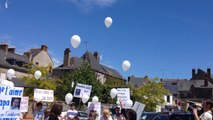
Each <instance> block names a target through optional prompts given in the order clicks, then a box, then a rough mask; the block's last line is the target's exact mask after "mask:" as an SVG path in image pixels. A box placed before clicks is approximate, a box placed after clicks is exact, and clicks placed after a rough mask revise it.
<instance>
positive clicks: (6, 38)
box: [0, 34, 11, 42]
mask: <svg viewBox="0 0 213 120" xmlns="http://www.w3.org/2000/svg"><path fill="white" fill-rule="evenodd" d="M9 39H11V36H10V35H8V34H0V40H1V41H2V42H7V40H9ZM4 40H5V41H4Z"/></svg>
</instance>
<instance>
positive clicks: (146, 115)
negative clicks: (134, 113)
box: [141, 112, 169, 120]
mask: <svg viewBox="0 0 213 120" xmlns="http://www.w3.org/2000/svg"><path fill="white" fill-rule="evenodd" d="M141 120H169V118H168V114H166V113H161V112H143V114H142V116H141Z"/></svg>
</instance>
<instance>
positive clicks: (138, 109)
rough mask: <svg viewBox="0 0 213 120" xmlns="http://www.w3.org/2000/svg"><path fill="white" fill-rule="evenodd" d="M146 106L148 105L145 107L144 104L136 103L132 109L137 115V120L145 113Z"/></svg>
mask: <svg viewBox="0 0 213 120" xmlns="http://www.w3.org/2000/svg"><path fill="white" fill-rule="evenodd" d="M145 106H146V105H144V104H143V103H140V102H137V101H135V104H134V106H133V107H132V109H133V110H134V111H135V112H136V113H137V120H140V119H141V115H142V113H143V110H144V108H145Z"/></svg>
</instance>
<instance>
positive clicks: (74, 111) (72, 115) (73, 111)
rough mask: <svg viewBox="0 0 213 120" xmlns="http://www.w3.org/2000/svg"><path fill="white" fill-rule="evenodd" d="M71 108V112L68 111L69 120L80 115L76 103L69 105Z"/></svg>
mask: <svg viewBox="0 0 213 120" xmlns="http://www.w3.org/2000/svg"><path fill="white" fill-rule="evenodd" d="M69 106H70V108H69V110H68V111H67V115H66V116H67V117H66V118H67V120H71V119H74V118H75V116H76V115H77V114H78V111H77V110H75V103H74V102H71V103H70V104H69Z"/></svg>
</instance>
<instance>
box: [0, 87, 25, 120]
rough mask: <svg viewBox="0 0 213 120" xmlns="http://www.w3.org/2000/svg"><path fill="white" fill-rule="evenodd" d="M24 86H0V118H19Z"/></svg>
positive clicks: (13, 119) (10, 119)
mask: <svg viewBox="0 0 213 120" xmlns="http://www.w3.org/2000/svg"><path fill="white" fill-rule="evenodd" d="M23 93H24V88H22V87H6V86H0V120H19V119H20V118H19V117H20V104H21V98H22V96H23Z"/></svg>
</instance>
